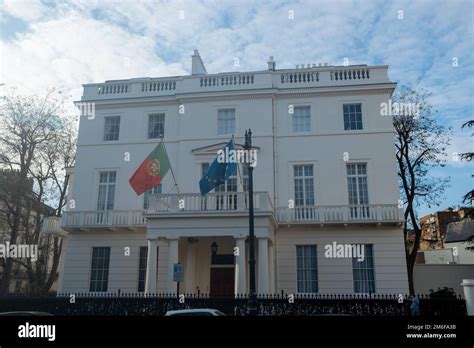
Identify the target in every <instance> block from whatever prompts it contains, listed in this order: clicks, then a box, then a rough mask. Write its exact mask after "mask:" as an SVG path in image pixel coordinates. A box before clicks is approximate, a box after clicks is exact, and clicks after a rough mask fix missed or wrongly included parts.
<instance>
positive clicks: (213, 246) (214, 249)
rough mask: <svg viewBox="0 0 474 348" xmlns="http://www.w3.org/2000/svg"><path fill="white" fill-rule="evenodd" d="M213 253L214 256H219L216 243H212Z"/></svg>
mask: <svg viewBox="0 0 474 348" xmlns="http://www.w3.org/2000/svg"><path fill="white" fill-rule="evenodd" d="M211 253H212V256H215V255H216V254H217V243H216V242H212V244H211Z"/></svg>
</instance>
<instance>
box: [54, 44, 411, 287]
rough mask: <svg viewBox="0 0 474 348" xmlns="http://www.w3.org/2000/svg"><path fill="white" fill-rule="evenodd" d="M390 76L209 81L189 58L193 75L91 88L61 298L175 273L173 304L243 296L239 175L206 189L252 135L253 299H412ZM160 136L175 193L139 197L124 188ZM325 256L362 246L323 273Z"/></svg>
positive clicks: (228, 76)
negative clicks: (205, 179) (231, 148)
mask: <svg viewBox="0 0 474 348" xmlns="http://www.w3.org/2000/svg"><path fill="white" fill-rule="evenodd" d="M387 69H388V67H387V66H366V65H358V66H347V67H346V66H328V65H327V64H324V65H323V64H319V65H317V66H316V65H313V66H306V67H304V66H299V67H297V68H296V69H289V70H276V69H275V62H273V59H272V58H271V59H270V61H269V62H268V68H267V70H263V71H255V72H229V73H220V74H213V75H211V74H207V72H206V69H205V67H204V64H203V63H202V60H201V58H200V56H199V53H198V52H197V51H194V54H193V56H192V74H191V75H190V76H175V77H166V78H135V79H130V80H120V81H106V82H105V83H97V84H87V85H84V94H83V96H82V100H81V104H80V105H81V106H82V107H83V108H84V109H87V110H89V111H95V112H94V113H91V114H89V115H84V116H82V117H81V120H80V129H79V141H78V147H77V160H76V167H75V170H74V177H73V184H72V189H71V190H70V192H69V200H70V203H72V204H69V209H68V211H67V212H66V213H65V214H64V216H63V220H62V225H63V228H64V229H65V230H66V231H68V233H69V234H68V238H67V246H66V248H65V252H66V255H65V266H64V275H63V278H62V289H61V290H62V291H64V292H89V291H91V292H96V291H108V292H116V291H118V290H121V291H122V292H137V291H147V292H152V293H153V292H175V291H176V286H177V284H176V282H173V265H174V264H175V263H180V264H181V265H183V267H184V280H183V281H182V282H181V283H180V289H179V291H180V292H184V293H196V292H198V291H199V292H201V293H211V295H230V294H233V293H234V292H236V293H244V292H247V291H248V273H249V272H248V242H247V241H246V237H247V235H248V210H247V207H246V205H247V201H248V200H247V198H246V194H245V192H243V191H245V189H246V187H245V186H246V184H247V183H246V180H245V178H246V176H245V174H246V173H245V172H244V169H243V168H240V173H241V175H240V176H239V175H236V176H235V177H233V178H232V179H229V180H228V181H227V182H226V184H224V185H222V186H221V187H219V189H218V190H217V191H219V192H217V193H216V192H212V193H209V194H208V195H206V196H205V198H203V197H201V195H200V194H199V179H200V178H201V175H202V172H203V170H204V169H205V168H206V165H207V164H208V163H210V162H212V160H213V159H214V158H215V157H216V151H218V150H219V149H221V148H223V146H224V145H225V143H227V142H228V141H229V139H230V137H231V134H234V135H235V142H236V144H237V147H239V146H240V145H242V144H243V143H244V139H243V136H244V132H245V129H248V128H251V129H252V132H253V145H254V146H255V149H256V150H257V154H258V157H257V160H258V161H257V166H256V168H255V170H254V191H255V194H254V199H255V207H256V210H255V233H256V237H257V243H256V260H257V265H256V273H257V291H258V293H275V292H281V291H285V292H287V293H315V292H318V293H354V292H359V293H368V292H376V293H400V292H401V293H406V292H407V287H408V285H407V276H406V264H405V251H404V243H403V235H402V229H401V227H400V220H401V218H400V209H399V208H398V200H399V192H398V185H397V172H396V165H395V153H394V130H393V128H392V119H391V117H387V116H381V115H380V109H381V103H384V102H387V101H388V99H389V98H390V96H391V94H392V92H393V90H394V88H395V83H393V82H391V81H390V80H389V78H388V75H387ZM87 103H93V104H87ZM92 105H93V106H94V108H92V107H91V106H92ZM161 135H164V142H165V144H166V149H167V152H168V155H169V158H170V162H171V165H172V168H173V173H174V176H175V179H176V182H177V184H178V189H179V194H178V191H177V188H176V187H174V186H175V184H174V180H173V175H172V174H171V173H168V174H167V175H166V176H165V178H164V180H163V182H162V185H161V186H160V187H156V188H155V189H154V190H153V192H149V193H146V194H144V195H141V196H137V195H136V194H135V192H134V191H133V189H132V188H131V186H130V185H129V183H128V180H129V178H130V176H131V175H132V174H133V173H134V171H135V170H136V169H137V168H138V166H139V165H140V164H141V163H142V161H143V160H144V159H145V157H146V156H147V155H148V154H149V153H150V152H151V151H152V150H153V148H154V147H155V146H156V145H157V144H158V142H159V137H160V136H161ZM239 144H240V145H239ZM153 193H157V195H154V194H153ZM178 201H181V202H184V207H183V206H178ZM293 203H294V206H293ZM144 210H145V213H144ZM214 242H215V243H216V244H217V253H216V254H215V255H214V256H213V254H212V252H211V245H212V244H213V243H214ZM333 242H336V243H337V244H352V243H357V244H364V245H366V247H365V249H364V250H365V258H364V261H363V262H359V261H357V260H353V259H351V258H327V257H326V256H325V246H326V245H332V244H333ZM236 247H237V248H238V249H235V248H236ZM127 248H129V249H127ZM128 250H129V251H130V252H129V253H128ZM236 250H238V251H239V252H238V255H237V256H235V255H234V252H235V251H236ZM346 256H347V255H346Z"/></svg>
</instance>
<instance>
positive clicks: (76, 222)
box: [61, 210, 146, 230]
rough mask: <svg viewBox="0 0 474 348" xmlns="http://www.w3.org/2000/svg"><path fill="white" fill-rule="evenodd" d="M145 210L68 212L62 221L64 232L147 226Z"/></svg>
mask: <svg viewBox="0 0 474 348" xmlns="http://www.w3.org/2000/svg"><path fill="white" fill-rule="evenodd" d="M145 225H146V220H145V218H144V217H143V210H106V211H97V210H96V211H67V212H65V213H64V214H63V217H62V219H61V226H62V228H63V229H64V230H74V229H89V228H126V229H133V228H134V227H139V226H143V227H144V226H145Z"/></svg>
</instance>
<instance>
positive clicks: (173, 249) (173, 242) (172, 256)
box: [166, 238, 178, 294]
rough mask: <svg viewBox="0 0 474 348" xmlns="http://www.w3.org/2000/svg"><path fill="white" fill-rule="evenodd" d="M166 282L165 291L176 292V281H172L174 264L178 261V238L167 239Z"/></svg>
mask: <svg viewBox="0 0 474 348" xmlns="http://www.w3.org/2000/svg"><path fill="white" fill-rule="evenodd" d="M168 242H169V247H168V282H167V286H166V291H167V292H168V293H171V294H175V293H176V283H175V282H173V269H174V264H175V263H178V238H170V239H168Z"/></svg>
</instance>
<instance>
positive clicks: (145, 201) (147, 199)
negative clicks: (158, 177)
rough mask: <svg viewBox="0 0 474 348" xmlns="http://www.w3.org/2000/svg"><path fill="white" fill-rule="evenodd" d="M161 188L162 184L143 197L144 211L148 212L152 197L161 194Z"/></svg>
mask: <svg viewBox="0 0 474 348" xmlns="http://www.w3.org/2000/svg"><path fill="white" fill-rule="evenodd" d="M161 187H162V186H161V184H159V185H156V186H155V187H153V188H151V189H149V190H148V191H146V192H145V195H144V196H143V209H145V210H146V209H148V208H149V207H150V196H151V195H155V194H158V193H161Z"/></svg>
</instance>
